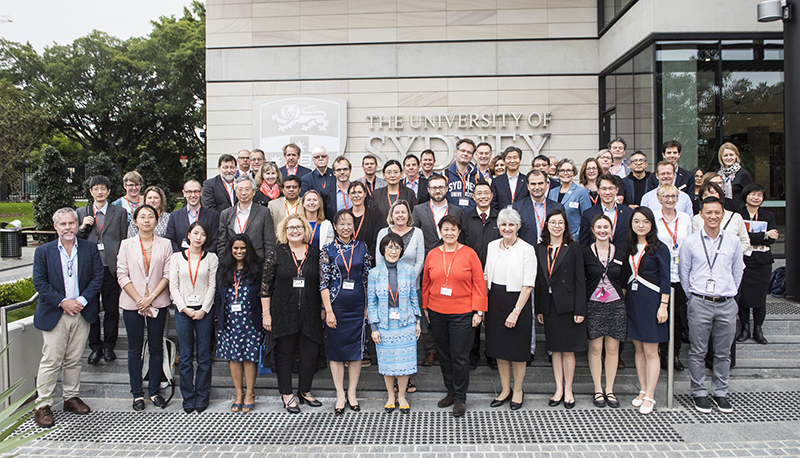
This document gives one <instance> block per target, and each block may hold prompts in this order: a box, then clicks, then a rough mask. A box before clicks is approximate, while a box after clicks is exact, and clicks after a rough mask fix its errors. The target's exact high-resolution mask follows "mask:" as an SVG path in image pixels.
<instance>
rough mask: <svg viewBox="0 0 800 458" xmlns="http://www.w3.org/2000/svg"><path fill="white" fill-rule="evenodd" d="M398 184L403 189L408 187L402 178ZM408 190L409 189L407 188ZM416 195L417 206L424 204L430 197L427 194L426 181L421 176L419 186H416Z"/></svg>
mask: <svg viewBox="0 0 800 458" xmlns="http://www.w3.org/2000/svg"><path fill="white" fill-rule="evenodd" d="M400 184H401V185H402V186H405V187H407V188H408V186H406V179H405V178H403V180H402V181H400ZM409 189H411V188H409ZM412 191H413V190H412ZM416 195H417V203H418V204H422V203H425V202H427V201H429V200H431V195H430V194H428V179H427V178H425V177H424V176H422V175H420V176H419V184H417V194H416ZM412 208H413V207H412Z"/></svg>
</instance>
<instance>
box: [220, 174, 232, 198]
mask: <svg viewBox="0 0 800 458" xmlns="http://www.w3.org/2000/svg"><path fill="white" fill-rule="evenodd" d="M219 179H220V180H222V185H223V186H225V191H226V192H227V193H228V195H229V196H230V197H231V204H233V183H231V186H230V187H228V183H226V182H225V180H224V179H223V178H222V177H219Z"/></svg>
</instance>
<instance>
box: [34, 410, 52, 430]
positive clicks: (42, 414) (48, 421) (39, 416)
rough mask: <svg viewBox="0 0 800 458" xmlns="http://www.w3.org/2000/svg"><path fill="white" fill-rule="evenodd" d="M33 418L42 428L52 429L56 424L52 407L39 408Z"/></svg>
mask: <svg viewBox="0 0 800 458" xmlns="http://www.w3.org/2000/svg"><path fill="white" fill-rule="evenodd" d="M33 418H34V419H35V420H36V424H37V425H39V426H41V427H42V428H51V427H52V426H53V425H55V424H56V420H55V418H53V411H52V410H50V406H44V407H39V408H38V409H36V413H35V414H34V415H33Z"/></svg>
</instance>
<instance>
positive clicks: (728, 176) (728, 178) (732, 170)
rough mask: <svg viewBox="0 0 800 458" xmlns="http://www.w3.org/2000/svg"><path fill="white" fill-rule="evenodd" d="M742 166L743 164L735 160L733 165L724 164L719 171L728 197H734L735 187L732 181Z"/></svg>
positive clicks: (723, 189)
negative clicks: (726, 165)
mask: <svg viewBox="0 0 800 458" xmlns="http://www.w3.org/2000/svg"><path fill="white" fill-rule="evenodd" d="M741 168H742V165H741V164H739V163H738V162H734V163H733V165H732V166H730V167H725V166H722V167H720V168H719V171H717V173H718V174H719V176H721V177H722V191H723V192H724V193H725V198H726V199H733V188H732V186H731V183H732V182H733V177H734V176H735V175H736V172H738V171H739V169H741Z"/></svg>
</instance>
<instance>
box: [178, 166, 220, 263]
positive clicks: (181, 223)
mask: <svg viewBox="0 0 800 458" xmlns="http://www.w3.org/2000/svg"><path fill="white" fill-rule="evenodd" d="M202 194H203V188H202V187H201V186H200V182H199V181H197V180H189V181H187V182H186V183H184V184H183V198H184V199H185V200H186V205H184V206H183V208H181V209H180V210H176V211H175V212H173V213H172V214H171V215H170V218H169V222H167V232H166V234H165V236H166V238H168V239H169V241H170V242H172V252H173V253H177V252H179V251H181V250H185V249H186V248H189V240H188V239H187V238H186V235H187V233H188V232H189V226H191V225H192V223H194V222H195V221H205V222H206V223H207V224H208V226H209V227H210V228H211V234H206V236H209V237H211V245H210V246H209V247H208V251H210V252H212V253H213V252H214V251H215V250H216V246H217V230H218V229H219V213H217V212H216V211H214V210H211V209H210V208H205V207H203V206H201V205H200V196H201V195H202Z"/></svg>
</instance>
